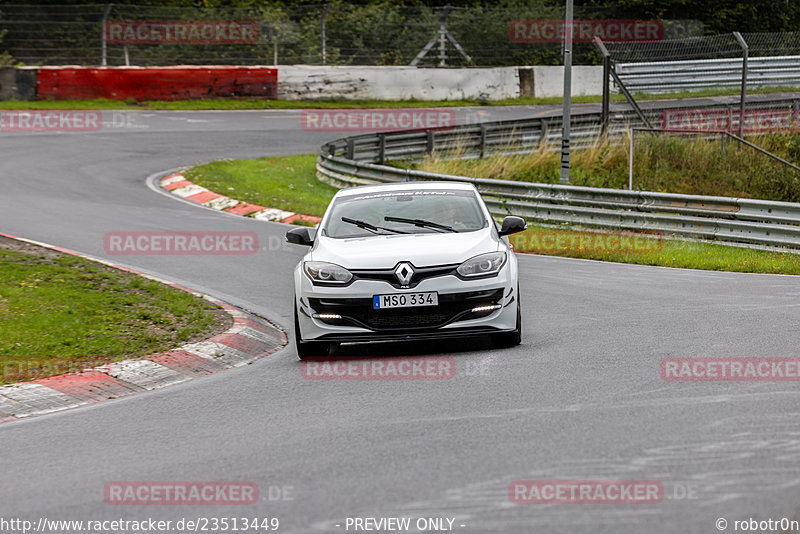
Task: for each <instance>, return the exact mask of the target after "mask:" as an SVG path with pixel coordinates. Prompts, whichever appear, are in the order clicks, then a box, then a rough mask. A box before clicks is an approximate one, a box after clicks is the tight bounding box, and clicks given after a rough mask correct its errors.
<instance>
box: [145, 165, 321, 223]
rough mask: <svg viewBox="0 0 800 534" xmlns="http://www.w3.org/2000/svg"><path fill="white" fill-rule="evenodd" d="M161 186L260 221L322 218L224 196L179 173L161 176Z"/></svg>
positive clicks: (317, 219)
mask: <svg viewBox="0 0 800 534" xmlns="http://www.w3.org/2000/svg"><path fill="white" fill-rule="evenodd" d="M159 183H160V184H161V187H162V188H163V189H165V190H167V191H169V192H170V193H172V194H173V195H178V196H179V197H183V198H185V199H186V200H189V201H191V202H196V203H197V204H201V205H203V206H206V207H207V208H211V209H215V210H217V211H226V212H228V213H233V214H234V215H242V216H244V217H252V218H254V219H258V220H260V221H275V222H282V223H293V222H295V221H304V222H308V223H313V224H318V223H319V222H320V221H321V220H322V219H321V218H319V217H313V216H311V215H302V214H300V213H294V212H291V211H284V210H279V209H276V208H265V207H264V206H259V205H257V204H250V203H248V202H242V201H241V200H236V199H234V198H230V197H226V196H225V195H221V194H219V193H215V192H214V191H211V190H209V189H206V188H205V187H201V186H199V185H197V184H195V183H192V182H190V181H189V180H187V179H186V177H184V176H183V175H182V174H181V173H175V174H170V175H169V176H165V177H164V178H161V180H160V181H159Z"/></svg>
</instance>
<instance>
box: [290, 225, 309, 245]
mask: <svg viewBox="0 0 800 534" xmlns="http://www.w3.org/2000/svg"><path fill="white" fill-rule="evenodd" d="M286 241H288V242H289V243H293V244H295V245H305V246H307V247H310V246H311V245H313V244H314V237H312V235H311V230H309V228H308V227H306V226H300V227H298V228H292V229H291V230H289V231H288V232H286Z"/></svg>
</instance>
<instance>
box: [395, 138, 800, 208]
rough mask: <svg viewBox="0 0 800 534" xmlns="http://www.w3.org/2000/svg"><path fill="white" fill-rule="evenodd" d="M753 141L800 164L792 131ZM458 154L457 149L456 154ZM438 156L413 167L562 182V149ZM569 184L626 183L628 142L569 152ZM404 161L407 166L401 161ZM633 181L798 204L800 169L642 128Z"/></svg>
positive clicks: (643, 187)
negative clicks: (484, 155) (480, 156)
mask: <svg viewBox="0 0 800 534" xmlns="http://www.w3.org/2000/svg"><path fill="white" fill-rule="evenodd" d="M748 140H750V141H751V142H753V143H755V144H757V145H759V146H762V147H764V148H765V149H767V150H769V151H770V152H773V153H775V154H777V155H779V156H781V157H783V158H785V159H787V160H788V161H790V162H793V163H795V164H798V163H800V135H798V134H797V133H794V132H790V133H782V134H770V135H761V136H750V137H748ZM456 155H457V154H456ZM444 156H446V155H439V156H437V155H434V156H433V157H428V158H427V159H425V160H423V161H422V162H420V163H419V164H418V165H416V168H418V169H419V170H423V171H428V172H438V173H444V174H457V175H462V176H474V177H478V178H497V179H501V180H517V181H523V182H538V183H558V182H559V178H560V169H561V160H560V153H558V152H554V151H548V150H545V149H544V147H541V148H540V149H539V150H534V151H531V152H528V153H526V154H520V155H515V156H498V155H493V156H490V157H487V158H484V159H479V160H476V159H473V160H460V159H452V158H450V157H444ZM570 164H571V169H570V183H571V184H573V185H581V186H587V187H608V188H612V189H627V187H628V140H627V139H624V140H622V141H621V142H616V143H608V142H604V141H602V140H598V141H596V143H595V145H594V146H593V147H591V148H587V149H576V150H573V151H572V152H571V154H570ZM398 166H400V167H405V166H406V164H405V163H403V162H400V163H399V164H398ZM633 186H634V189H636V190H640V191H661V192H669V193H683V194H689V195H711V196H728V197H744V198H760V199H765V200H781V201H786V202H800V173H798V172H797V171H796V170H794V169H792V168H791V167H788V166H786V165H784V164H782V163H779V162H777V161H775V160H773V159H771V158H769V157H768V156H766V155H763V154H760V153H758V152H756V151H755V150H754V149H752V148H750V147H747V146H742V145H739V144H737V143H736V142H734V141H731V140H728V141H727V142H726V150H725V156H724V157H723V156H722V153H721V147H720V141H719V139H718V138H717V139H712V140H703V139H698V138H683V137H676V136H670V135H663V136H654V135H650V134H645V133H641V134H637V136H636V142H635V152H634V168H633Z"/></svg>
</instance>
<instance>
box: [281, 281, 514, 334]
mask: <svg viewBox="0 0 800 534" xmlns="http://www.w3.org/2000/svg"><path fill="white" fill-rule="evenodd" d="M295 289H296V295H297V297H296V298H297V310H298V323H299V326H300V333H301V339H302V340H303V341H311V340H317V341H333V342H339V343H346V342H369V341H396V340H419V339H435V338H445V337H453V336H468V335H479V334H488V333H496V332H508V331H512V330H514V329H515V328H516V316H517V305H518V303H519V296H518V295H517V282H516V272H515V270H513V271H512V268H509V266H507V268H505V269H503V270H502V271H501V272H500V273H499V274H498V275H497V276H495V277H492V278H484V279H480V280H462V279H460V278H458V277H456V276H449V275H448V276H439V277H435V278H431V279H426V280H422V281H421V282H420V283H419V284H418V285H416V286H415V287H414V288H413V289H397V288H395V287H392V285H390V284H389V283H387V282H385V281H380V280H356V281H355V282H353V283H352V284H350V285H349V286H347V287H320V286H315V285H313V284H312V283H311V281H310V280H309V279H308V277H306V276H305V274H303V273H302V271H300V270H299V269H298V270H296V271H295ZM427 291H436V292H437V293H438V299H439V304H438V305H437V306H423V307H415V308H390V309H384V310H373V308H372V299H373V296H374V295H386V294H403V293H420V292H427ZM476 308H477V309H478V310H477V311H476Z"/></svg>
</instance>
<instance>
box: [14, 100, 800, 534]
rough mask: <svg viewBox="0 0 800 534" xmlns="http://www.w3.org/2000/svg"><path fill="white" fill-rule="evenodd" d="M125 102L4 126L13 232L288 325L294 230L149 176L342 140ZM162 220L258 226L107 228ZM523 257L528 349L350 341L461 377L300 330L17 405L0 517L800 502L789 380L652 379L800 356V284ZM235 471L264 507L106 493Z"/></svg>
mask: <svg viewBox="0 0 800 534" xmlns="http://www.w3.org/2000/svg"><path fill="white" fill-rule="evenodd" d="M557 110H558V106H551V107H543V108H540V109H533V108H509V109H499V110H498V109H491V110H488V111H487V110H481V111H480V112H481V115H480V117H481V118H482V119H483V120H497V119H502V118H521V117H523V116H525V115H533V114H537V113H549V112H552V111H557ZM109 113H110V112H109ZM125 113H126V114H127V118H126V119H125V121H123V122H124V123H125V124H126V126H121V127H118V128H115V127H112V126H111V125H109V127H107V128H104V129H103V130H101V131H99V132H94V133H85V134H41V133H40V134H33V133H31V134H10V133H4V134H0V144H1V145H2V153H3V157H2V160H0V173H1V174H0V175H1V176H2V192H1V193H0V231H2V232H5V233H9V234H13V235H18V236H21V237H26V238H30V239H34V240H39V241H44V242H48V243H51V244H55V245H58V246H61V247H65V248H69V249H73V250H76V251H79V252H83V253H86V254H90V255H92V256H95V257H101V258H104V259H108V260H110V261H114V262H115V263H122V264H125V265H129V266H131V267H134V268H136V269H139V270H142V271H145V272H148V273H152V274H155V275H158V276H160V277H163V278H167V279H170V280H172V281H175V282H178V283H181V284H184V285H186V286H188V287H191V288H193V289H197V290H201V291H204V292H207V293H209V294H212V295H213V296H215V297H217V298H220V299H223V300H227V301H228V302H231V303H232V304H235V305H238V306H241V307H243V308H246V309H248V310H250V311H253V312H255V313H258V314H261V315H263V316H265V317H267V318H269V319H272V320H274V321H276V322H277V323H279V324H280V325H282V326H283V327H284V328H286V329H287V331H290V330H291V326H292V324H291V310H292V308H291V291H292V290H291V270H292V268H293V266H294V264H295V263H296V262H297V260H298V259H299V258H300V257H301V255H302V254H303V249H302V248H301V247H294V246H291V245H288V244H283V243H282V239H283V237H282V236H283V234H284V233H285V231H286V229H287V228H288V227H287V226H286V225H282V224H277V223H264V222H258V221H253V220H250V219H245V218H242V217H235V216H230V215H227V214H222V213H218V212H214V211H211V210H209V209H206V208H203V207H199V206H195V205H190V204H188V203H185V202H181V201H179V200H178V199H176V198H174V197H169V196H167V195H164V194H161V193H159V192H157V191H155V190H154V189H152V188H150V187H148V177H150V178H152V177H154V176H155V175H156V174H157V173H161V172H163V171H167V170H170V169H174V168H177V167H180V166H186V165H193V164H196V163H200V162H209V161H213V160H216V159H221V158H248V157H257V156H261V155H282V154H294V153H310V152H315V151H316V150H317V149H318V147H319V146H320V145H321V144H322V143H323V142H324V141H326V140H329V139H331V138H333V137H335V136H336V135H335V134H334V135H331V134H320V133H311V132H305V131H303V130H302V129H301V128H300V127H299V116H300V112H299V111H252V112H125ZM459 113H460V114H461V115H462V117H463V116H464V114H466V113H471V111H469V110H466V111H460V112H459ZM169 230H172V231H183V230H207V231H254V232H257V234H258V236H259V238H260V242H261V244H262V248H263V250H261V251H260V252H259V253H258V254H255V255H252V256H225V255H208V256H109V255H107V254H106V253H105V251H104V249H103V236H104V234H105V233H106V232H110V231H169ZM520 269H521V290H522V294H523V310H524V332H525V337H524V339H523V344H522V345H521V346H519V347H516V348H514V349H510V350H502V351H499V350H491V349H489V348H488V346H487V345H486V344H481V342H480V341H479V342H475V341H469V342H459V343H446V344H434V345H430V344H426V345H411V346H407V345H398V344H393V345H392V346H391V347H388V348H387V347H382V346H381V347H375V346H372V347H366V348H360V349H358V350H357V351H355V353H356V354H359V355H365V356H371V355H387V354H388V355H394V356H399V355H403V354H413V355H439V356H452V357H453V358H454V359H455V361H456V365H457V376H456V377H455V378H453V379H451V380H441V381H380V380H379V381H314V380H306V379H304V378H303V377H302V376H301V371H300V363H299V361H298V360H297V357H296V355H295V352H294V348H293V346H292V345H291V344H290V345H289V346H288V347H287V348H285V349H284V350H282V351H280V352H278V353H276V354H273V355H271V356H269V357H267V358H265V359H262V360H260V361H257V362H256V363H253V364H252V365H249V366H245V367H242V368H237V369H232V370H228V371H224V372H221V373H217V374H214V375H210V376H208V377H204V378H201V379H197V380H193V381H191V382H186V383H183V384H180V385H177V386H174V387H169V388H166V389H163V390H159V391H154V392H149V393H143V394H139V395H134V396H131V397H128V398H121V399H116V400H110V401H106V402H102V403H99V404H97V405H93V406H88V407H82V408H77V409H73V410H68V411H65V412H60V413H55V414H52V415H47V416H42V417H35V418H32V419H29V420H20V421H14V422H9V423H4V424H2V425H0V444H2V450H3V462H2V483H0V517H3V518H25V519H30V520H33V521H36V520H38V518H40V517H46V518H48V519H78V520H89V519H115V518H120V517H122V518H128V519H144V518H147V517H153V518H163V519H177V518H181V517H193V518H197V517H225V516H227V517H241V516H247V517H277V518H279V519H280V522H281V528H280V532H287V533H295V534H302V533H314V532H345V528H344V521H345V518H347V517H395V516H411V517H449V518H455V523H454V527H453V528H454V530H456V531H458V532H464V533H495V532H496V533H501V532H502V533H507V534H516V533H520V534H524V533H532V532H537V533H538V532H570V533H578V532H592V533H614V534H617V533H643V532H647V533H650V532H665V533H666V532H688V533H710V532H719V530H718V529H717V528H716V527H715V521H716V520H717V518H725V519H727V521H728V527H727V531H731V532H732V531H734V530H733V521H735V520H742V519H748V518H750V517H753V518H755V519H769V518H773V519H780V518H781V517H788V518H792V517H794V516H795V514H796V513H798V506H800V497H798V486H800V462H798V459H800V430H798V426H797V421H798V417H799V416H800V408H798V406H800V404H799V403H800V394H798V387H797V383H796V382H792V381H785V382H676V381H665V380H662V378H661V376H660V374H659V364H660V362H661V360H662V359H664V358H669V357H737V356H755V357H774V356H785V357H795V356H797V339H798V329H799V328H800V298H798V297H800V285H799V284H798V282H797V279H796V278H793V277H786V276H767V275H744V274H730V273H713V272H704V271H688V270H678V269H667V268H654V267H642V266H633V265H620V264H610V263H599V262H592V261H581V260H571V259H561V258H554V257H545V256H521V257H520ZM290 337H291V336H290ZM376 351H380V354H376ZM476 370H478V371H479V372H478V371H476ZM229 480H231V481H252V482H255V483H257V484H258V485H259V487H260V488H261V499H260V502H259V503H258V504H257V505H251V506H212V507H205V508H201V507H196V506H113V505H110V504H107V503H106V502H104V498H103V488H104V485H105V484H107V483H109V482H112V481H229ZM514 480H654V481H660V482H661V483H662V484H663V487H664V493H665V498H664V500H663V501H662V502H661V503H657V504H559V505H537V504H513V503H511V502H510V501H509V495H508V487H509V484H510V483H511V482H512V481H514ZM270 488H272V491H271V490H270ZM276 488H281V490H280V491H278V490H276ZM279 493H280V496H279V495H278V494H279ZM337 524H339V525H342V526H340V527H336V526H335V525H337ZM460 525H464V526H460ZM350 532H353V530H350Z"/></svg>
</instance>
